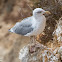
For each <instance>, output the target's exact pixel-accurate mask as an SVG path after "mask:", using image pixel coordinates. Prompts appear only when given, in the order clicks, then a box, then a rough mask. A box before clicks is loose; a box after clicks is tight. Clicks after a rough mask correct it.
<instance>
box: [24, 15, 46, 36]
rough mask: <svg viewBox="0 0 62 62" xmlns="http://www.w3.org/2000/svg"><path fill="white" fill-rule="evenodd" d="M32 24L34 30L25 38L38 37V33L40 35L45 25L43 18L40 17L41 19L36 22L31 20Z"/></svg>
mask: <svg viewBox="0 0 62 62" xmlns="http://www.w3.org/2000/svg"><path fill="white" fill-rule="evenodd" d="M32 24H33V25H32V27H33V28H34V30H33V31H32V32H31V33H28V34H27V35H25V36H32V35H39V34H40V33H42V32H43V31H44V29H45V25H46V18H45V16H42V17H41V18H38V19H36V20H35V19H33V21H32Z"/></svg>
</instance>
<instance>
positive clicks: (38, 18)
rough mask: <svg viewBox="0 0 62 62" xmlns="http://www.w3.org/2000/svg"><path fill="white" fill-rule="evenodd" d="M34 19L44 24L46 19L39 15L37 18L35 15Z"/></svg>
mask: <svg viewBox="0 0 62 62" xmlns="http://www.w3.org/2000/svg"><path fill="white" fill-rule="evenodd" d="M34 18H35V19H36V21H37V22H42V21H44V22H46V18H45V16H44V15H39V16H37V15H36V16H34Z"/></svg>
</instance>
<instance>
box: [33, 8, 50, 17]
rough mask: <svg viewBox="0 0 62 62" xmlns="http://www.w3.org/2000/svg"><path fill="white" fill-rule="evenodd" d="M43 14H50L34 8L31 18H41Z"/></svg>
mask: <svg viewBox="0 0 62 62" xmlns="http://www.w3.org/2000/svg"><path fill="white" fill-rule="evenodd" d="M44 14H51V13H50V12H49V11H45V10H43V9H42V8H36V9H34V11H33V16H41V15H44Z"/></svg>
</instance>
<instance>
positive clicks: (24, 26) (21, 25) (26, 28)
mask: <svg viewBox="0 0 62 62" xmlns="http://www.w3.org/2000/svg"><path fill="white" fill-rule="evenodd" d="M31 20H32V18H31V17H28V18H26V19H24V20H22V21H21V22H18V23H16V25H15V26H14V27H13V28H12V30H13V31H14V32H15V33H17V34H21V35H26V34H27V33H29V32H31V31H33V27H32V23H31Z"/></svg>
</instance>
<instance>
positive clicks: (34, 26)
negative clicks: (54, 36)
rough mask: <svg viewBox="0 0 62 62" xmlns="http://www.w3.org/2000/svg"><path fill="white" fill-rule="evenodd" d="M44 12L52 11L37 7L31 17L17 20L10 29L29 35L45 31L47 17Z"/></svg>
mask: <svg viewBox="0 0 62 62" xmlns="http://www.w3.org/2000/svg"><path fill="white" fill-rule="evenodd" d="M44 14H50V12H49V11H45V10H43V9H42V8H36V9H34V10H33V15H32V16H31V17H27V18H25V19H23V20H22V21H21V22H17V23H16V24H15V26H14V27H12V28H11V29H9V31H10V32H13V33H16V34H19V35H23V36H28V37H32V36H33V37H34V36H37V35H39V34H40V33H42V32H43V31H44V29H45V26H46V17H45V16H44Z"/></svg>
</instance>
